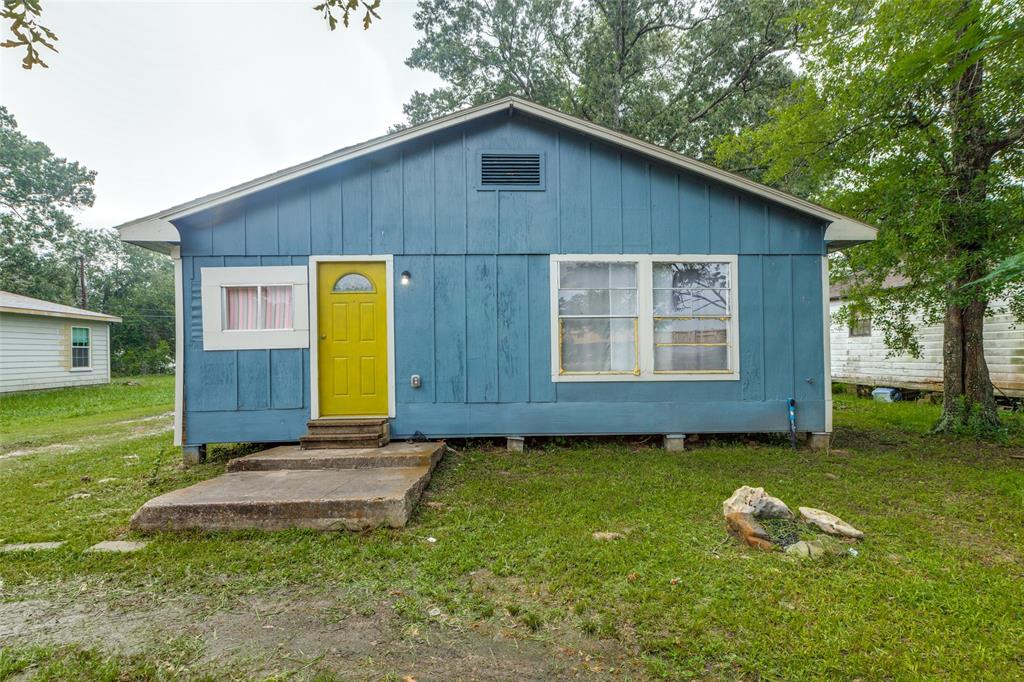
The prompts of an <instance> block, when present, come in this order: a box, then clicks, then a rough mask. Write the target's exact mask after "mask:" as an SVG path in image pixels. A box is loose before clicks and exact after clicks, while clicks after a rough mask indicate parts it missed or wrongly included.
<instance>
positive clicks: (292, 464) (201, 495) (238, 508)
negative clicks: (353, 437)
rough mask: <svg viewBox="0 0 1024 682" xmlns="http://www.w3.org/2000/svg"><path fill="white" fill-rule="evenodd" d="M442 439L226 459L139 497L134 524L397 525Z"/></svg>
mask: <svg viewBox="0 0 1024 682" xmlns="http://www.w3.org/2000/svg"><path fill="white" fill-rule="evenodd" d="M443 449H444V444H443V443H392V444H389V445H388V446H386V447H383V448H379V449H363V450H353V449H342V450H316V451H305V450H302V449H301V448H299V447H297V446H294V445H291V446H281V447H277V448H272V449H270V450H266V451H264V452H258V453H256V454H253V455H249V456H248V457H243V458H240V459H237V460H233V461H232V462H230V463H229V464H228V473H225V474H223V475H221V476H218V477H217V478H212V479H210V480H208V481H203V482H201V483H197V484H195V485H192V486H189V487H188V488H183V489H181V490H175V491H172V492H169V493H166V494H164V495H161V496H159V497H157V498H154V499H152V500H150V501H149V502H147V503H146V504H144V505H143V506H142V508H141V509H139V510H138V511H137V512H136V513H135V515H134V516H133V517H132V520H131V527H132V529H134V530H138V531H180V530H208V531H217V530H242V529H262V530H283V529H287V528H311V529H316V530H355V531H363V530H368V529H371V528H377V527H380V526H389V527H391V528H400V527H402V526H404V525H405V524H406V522H407V521H408V520H409V516H410V514H412V511H413V508H414V507H415V505H416V502H417V501H418V500H419V497H420V494H421V493H422V492H423V489H424V488H425V487H426V485H427V483H428V482H429V481H430V475H431V472H432V471H433V468H434V466H435V465H436V464H437V462H438V461H439V460H440V458H441V456H442V454H443Z"/></svg>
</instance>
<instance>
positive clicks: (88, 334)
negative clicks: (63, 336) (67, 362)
mask: <svg viewBox="0 0 1024 682" xmlns="http://www.w3.org/2000/svg"><path fill="white" fill-rule="evenodd" d="M90 369H92V330H91V329H89V327H72V328H71V371H72V372H85V371H88V370H90Z"/></svg>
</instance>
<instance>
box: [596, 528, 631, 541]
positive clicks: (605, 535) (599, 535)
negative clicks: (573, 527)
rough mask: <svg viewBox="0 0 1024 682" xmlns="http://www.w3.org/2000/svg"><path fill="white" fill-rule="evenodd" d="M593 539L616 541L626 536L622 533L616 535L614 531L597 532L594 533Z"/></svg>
mask: <svg viewBox="0 0 1024 682" xmlns="http://www.w3.org/2000/svg"><path fill="white" fill-rule="evenodd" d="M593 537H594V539H595V540H618V539H619V538H624V537H626V536H625V535H623V534H622V533H616V532H614V531H603V530H598V531H594V535H593Z"/></svg>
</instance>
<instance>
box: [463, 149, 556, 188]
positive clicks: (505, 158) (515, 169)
mask: <svg viewBox="0 0 1024 682" xmlns="http://www.w3.org/2000/svg"><path fill="white" fill-rule="evenodd" d="M479 188H480V189H504V190H515V189H519V190H539V189H544V157H543V155H541V154H540V153H536V152H534V153H523V152H481V153H480V185H479Z"/></svg>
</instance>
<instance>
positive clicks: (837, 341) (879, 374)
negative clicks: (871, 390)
mask: <svg viewBox="0 0 1024 682" xmlns="http://www.w3.org/2000/svg"><path fill="white" fill-rule="evenodd" d="M830 299H831V300H830V301H829V312H830V313H831V314H832V315H833V316H834V315H835V314H836V313H837V312H839V309H840V308H841V307H842V305H843V299H842V296H841V294H840V293H839V291H838V287H835V286H833V287H832V292H831V295H830ZM998 306H999V302H996V307H998ZM912 319H914V320H915V322H916V323H917V324H916V326H917V340H918V341H919V342H920V344H921V357H920V358H914V357H911V356H909V355H896V356H893V357H886V354H887V353H888V349H887V348H886V346H885V339H884V336H883V334H882V332H881V331H879V330H876V329H873V328H872V326H871V320H870V319H853V320H851V321H850V324H849V325H839V324H836V322H835V321H834V319H833V322H832V329H831V334H830V336H831V352H832V380H833V381H840V382H846V383H851V384H860V385H864V386H874V387H877V386H885V387H891V388H903V389H909V390H915V391H942V337H943V332H942V325H941V324H939V325H933V326H924V325H922V324H921V317H920V315H915V316H914V317H913V318H912ZM985 361H986V362H987V363H988V370H989V373H990V374H991V377H992V384H993V385H994V386H995V392H996V397H999V396H1002V397H1006V398H1024V325H1017V326H1015V325H1014V322H1013V315H1011V314H1009V313H1008V312H1004V313H1001V314H998V315H989V316H988V317H986V318H985Z"/></svg>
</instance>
